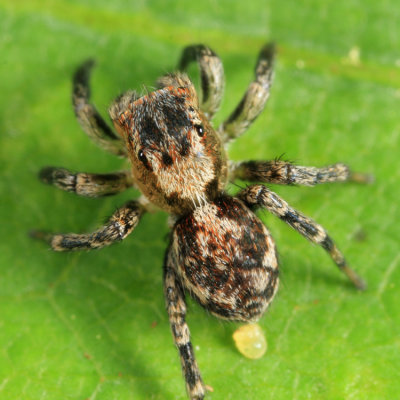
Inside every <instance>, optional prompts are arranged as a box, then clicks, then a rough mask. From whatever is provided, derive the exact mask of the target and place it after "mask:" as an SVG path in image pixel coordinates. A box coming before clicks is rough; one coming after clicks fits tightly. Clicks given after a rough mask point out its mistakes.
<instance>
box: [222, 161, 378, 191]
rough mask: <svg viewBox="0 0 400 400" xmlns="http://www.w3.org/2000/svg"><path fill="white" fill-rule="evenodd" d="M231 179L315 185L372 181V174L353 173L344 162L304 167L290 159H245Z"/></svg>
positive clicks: (233, 167)
mask: <svg viewBox="0 0 400 400" xmlns="http://www.w3.org/2000/svg"><path fill="white" fill-rule="evenodd" d="M230 170H231V171H232V177H231V179H232V180H233V179H242V180H247V181H251V182H265V183H275V184H281V185H304V186H314V185H317V184H321V183H330V182H358V183H370V182H371V181H372V180H373V178H372V176H371V175H368V174H362V173H358V172H352V171H351V170H350V168H349V167H348V166H347V165H345V164H342V163H337V164H332V165H328V166H326V167H321V168H317V167H304V166H300V165H294V164H292V163H290V162H287V161H282V160H271V161H243V162H238V163H235V164H233V165H232V167H231V168H230Z"/></svg>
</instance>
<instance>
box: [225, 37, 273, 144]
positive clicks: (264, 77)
mask: <svg viewBox="0 0 400 400" xmlns="http://www.w3.org/2000/svg"><path fill="white" fill-rule="evenodd" d="M274 55H275V46H274V44H273V43H268V44H266V45H265V46H264V47H263V48H262V49H261V52H260V55H259V57H258V61H257V65H256V68H255V79H254V81H253V82H251V83H250V85H249V87H248V88H247V91H246V93H245V95H244V96H243V98H242V100H241V101H240V103H239V104H238V106H237V107H236V108H235V110H234V111H233V113H232V114H231V115H230V116H229V117H228V118H227V120H226V121H225V122H224V123H223V124H222V125H221V126H220V128H219V131H220V133H221V135H222V137H223V138H224V140H225V141H226V142H229V141H230V140H232V139H235V138H237V137H238V136H240V135H241V134H242V133H243V132H244V131H246V130H247V129H248V127H249V126H250V124H251V123H252V122H253V121H254V120H255V119H256V118H257V117H258V115H259V114H260V113H261V111H262V110H263V109H264V106H265V103H266V102H267V100H268V98H269V91H270V89H271V85H272V71H273V62H274Z"/></svg>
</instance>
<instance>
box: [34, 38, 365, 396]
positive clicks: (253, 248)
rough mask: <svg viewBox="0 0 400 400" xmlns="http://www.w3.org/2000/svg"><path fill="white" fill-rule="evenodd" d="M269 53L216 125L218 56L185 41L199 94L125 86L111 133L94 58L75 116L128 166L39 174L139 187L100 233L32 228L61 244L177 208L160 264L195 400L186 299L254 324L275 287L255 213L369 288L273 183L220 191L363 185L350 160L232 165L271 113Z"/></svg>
mask: <svg viewBox="0 0 400 400" xmlns="http://www.w3.org/2000/svg"><path fill="white" fill-rule="evenodd" d="M274 53H275V49H274V45H273V44H267V45H266V46H264V47H263V48H262V50H261V52H260V55H259V58H258V61H257V64H256V68H255V79H254V81H252V82H251V83H250V85H249V87H248V89H247V91H246V93H245V95H244V97H243V98H242V100H241V102H240V103H239V105H238V106H237V107H236V109H235V110H234V111H233V112H232V114H231V115H230V116H229V118H227V119H226V121H225V122H224V123H223V124H222V125H221V126H220V127H219V128H218V129H216V130H214V128H213V127H212V125H211V123H210V120H212V118H213V116H214V114H215V112H216V111H217V110H218V107H219V105H220V102H221V98H222V92H223V88H224V73H223V67H222V63H221V60H220V59H219V57H218V56H217V55H216V54H215V53H214V52H213V51H212V50H211V49H210V48H208V47H206V46H204V45H193V46H189V47H187V48H185V49H184V51H183V54H182V57H181V60H180V63H179V70H185V69H186V67H187V66H188V65H189V64H190V63H191V62H193V61H195V62H197V63H198V65H199V68H200V77H201V91H202V97H201V100H200V101H199V99H198V96H197V93H196V90H195V88H194V86H193V84H192V82H191V81H190V79H189V78H188V76H187V75H186V74H185V73H183V72H177V73H172V74H168V75H165V76H163V77H161V78H160V79H159V80H158V82H157V85H158V89H157V90H156V91H154V92H151V93H149V94H147V95H145V96H139V95H138V94H137V93H135V92H133V91H129V92H126V93H124V94H122V95H121V96H119V97H118V98H117V99H116V100H115V101H114V103H113V104H112V105H111V107H110V109H109V114H110V117H111V119H112V122H113V124H114V128H115V131H116V133H114V130H113V129H111V128H110V127H109V126H108V125H107V123H106V122H105V121H104V120H103V119H102V117H101V116H100V114H99V113H98V112H97V110H96V109H95V107H94V106H93V105H92V104H90V103H89V97H90V89H89V75H90V74H89V73H90V70H91V67H92V65H93V62H92V61H87V62H86V63H84V64H83V65H82V66H81V67H79V68H78V70H77V71H76V73H75V75H74V79H73V105H74V109H75V114H76V116H77V118H78V121H79V123H80V124H81V126H82V128H83V130H84V131H85V132H86V133H87V134H88V135H89V137H90V138H91V139H93V140H94V141H95V142H96V143H97V144H98V145H100V146H101V147H103V148H104V149H106V150H108V151H110V152H111V153H113V154H115V155H117V156H123V157H128V158H129V159H130V161H131V163H132V168H131V170H129V171H122V172H116V173H112V174H90V173H81V172H78V173H74V172H71V171H69V170H66V169H63V168H53V167H47V168H44V169H43V170H42V171H41V172H40V178H41V179H42V181H44V182H46V183H49V184H52V185H54V186H57V187H58V188H60V189H63V190H66V191H70V192H75V193H76V194H78V195H82V196H88V197H98V196H104V195H110V194H116V193H119V192H121V191H123V190H125V189H127V188H129V187H132V186H134V187H136V188H138V189H139V190H140V191H141V192H142V194H143V196H141V197H140V198H139V199H138V200H134V201H129V202H128V203H127V204H125V205H124V206H122V207H121V208H119V209H118V210H117V211H116V212H115V213H114V214H113V215H112V216H111V217H110V219H109V220H108V221H107V222H106V223H105V225H103V226H102V227H101V228H100V229H98V230H96V231H94V232H93V233H89V234H74V233H70V234H49V233H45V232H42V231H35V232H34V233H33V236H34V237H36V238H40V239H43V240H45V241H46V242H47V243H49V244H50V246H51V247H52V248H53V250H56V251H71V250H84V249H85V250H89V249H95V248H100V247H104V246H107V245H110V244H112V243H114V242H117V241H120V240H122V239H125V237H127V236H128V235H129V234H130V233H131V232H132V231H133V230H134V229H135V227H136V225H137V224H138V222H139V220H140V217H141V215H142V214H143V213H144V212H146V211H151V210H153V209H154V206H156V207H158V208H160V209H162V210H165V211H168V212H170V213H171V214H172V215H173V222H172V233H171V236H170V243H169V246H168V250H167V252H166V255H165V260H164V293H165V300H166V306H167V311H168V315H169V321H170V325H171V330H172V335H173V339H174V342H175V344H176V346H177V348H178V351H179V354H180V360H181V364H182V370H183V375H184V379H185V382H186V388H187V392H188V395H189V397H190V398H191V399H203V398H204V396H205V392H206V389H205V385H204V384H203V381H202V379H201V376H200V371H199V368H198V366H197V363H196V359H195V355H194V352H193V346H192V344H191V341H190V333H189V327H188V325H187V323H186V321H185V317H186V303H185V294H186V293H189V294H190V295H191V296H192V297H193V298H194V299H195V300H196V301H197V302H198V303H199V304H200V305H201V306H203V307H204V308H205V309H206V310H208V311H209V312H210V313H212V314H213V315H215V316H217V317H218V318H222V319H226V320H236V321H257V320H258V319H259V318H260V317H261V316H262V315H263V314H264V312H265V310H266V309H267V307H268V305H269V304H270V303H271V301H272V299H273V298H274V295H275V293H276V292H277V289H278V260H277V253H276V248H275V243H274V240H273V239H272V237H271V235H270V233H269V231H268V230H267V228H266V227H265V226H264V225H263V223H262V222H261V221H260V220H259V218H258V217H257V216H256V215H255V213H254V211H255V209H259V208H261V209H265V210H268V211H269V212H271V213H272V214H274V215H276V216H277V217H279V218H280V219H281V220H283V221H285V222H286V223H287V224H289V225H290V226H291V227H292V228H294V229H295V230H296V231H297V232H299V233H300V234H301V235H303V236H304V237H306V238H307V239H309V240H310V241H311V242H314V243H316V244H318V245H320V246H321V247H322V248H323V249H324V250H325V251H326V252H327V253H328V254H329V256H330V257H331V258H332V260H333V262H334V263H335V264H336V265H337V266H338V267H339V269H340V270H341V271H343V272H344V273H345V274H346V275H347V277H348V278H349V279H350V281H351V282H352V283H353V284H354V285H355V287H356V288H358V289H363V288H364V282H363V280H362V279H361V278H360V277H359V276H358V275H357V274H356V273H355V272H354V271H353V270H352V269H351V268H350V267H349V266H348V264H347V262H346V261H345V259H344V257H343V255H342V253H341V252H340V250H339V249H338V248H337V246H336V245H335V243H334V242H333V240H332V239H331V238H330V236H328V234H327V232H326V231H325V229H324V228H323V227H322V226H321V225H318V224H317V223H316V222H314V221H313V220H311V219H310V218H308V217H307V216H305V215H303V214H301V213H300V212H298V211H296V210H295V209H293V208H292V207H291V206H290V205H289V204H288V203H286V201H284V200H283V199H281V198H280V197H279V196H278V195H277V194H276V193H274V192H272V191H271V190H270V189H268V188H267V187H266V186H264V185H262V184H253V185H250V186H247V187H246V188H245V189H243V190H241V191H240V192H239V193H238V195H237V196H234V197H232V196H230V195H228V194H227V193H226V191H225V189H226V187H227V184H228V182H231V181H234V180H235V179H241V180H245V181H258V182H264V183H275V184H284V185H295V184H297V185H306V186H313V185H316V184H319V183H326V182H344V181H358V182H366V181H368V177H367V175H363V174H357V173H351V172H350V170H349V168H348V167H347V166H346V165H344V164H333V165H330V166H327V167H323V168H316V167H303V166H296V165H293V164H291V163H289V162H285V161H282V160H273V161H244V162H232V161H229V160H228V159H227V158H226V155H225V150H224V149H225V147H226V145H227V144H228V143H229V142H230V141H231V140H233V139H235V138H237V137H238V136H240V135H241V134H242V133H243V132H244V131H246V130H247V128H248V127H249V126H250V124H251V123H252V122H253V121H254V120H255V119H256V117H257V116H258V115H259V114H260V112H261V111H262V110H263V108H264V105H265V103H266V101H267V99H268V97H269V92H270V88H271V82H272V67H273V61H274Z"/></svg>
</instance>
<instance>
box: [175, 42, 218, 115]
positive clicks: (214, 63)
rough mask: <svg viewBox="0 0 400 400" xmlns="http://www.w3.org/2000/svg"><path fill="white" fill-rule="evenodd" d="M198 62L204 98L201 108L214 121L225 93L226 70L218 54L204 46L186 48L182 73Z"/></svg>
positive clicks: (182, 61)
mask: <svg viewBox="0 0 400 400" xmlns="http://www.w3.org/2000/svg"><path fill="white" fill-rule="evenodd" d="M193 61H196V62H197V63H198V65H199V68H200V79H201V89H202V98H201V102H200V108H201V109H202V111H203V112H204V113H205V114H206V116H207V118H208V119H212V118H213V116H214V114H215V113H216V112H217V111H218V108H219V105H220V103H221V99H222V95H223V92H224V85H225V80H224V69H223V66H222V62H221V60H220V58H219V57H218V56H217V54H215V53H214V51H213V50H211V49H210V48H209V47H207V46H204V45H202V44H197V45H192V46H188V47H186V48H185V49H184V50H183V52H182V56H181V59H180V62H179V65H178V69H179V70H181V71H184V70H186V68H187V66H188V65H189V64H190V63H191V62H193Z"/></svg>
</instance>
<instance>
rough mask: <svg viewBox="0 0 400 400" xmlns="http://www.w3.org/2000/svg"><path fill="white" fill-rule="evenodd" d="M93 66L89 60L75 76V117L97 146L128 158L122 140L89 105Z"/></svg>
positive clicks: (73, 100) (73, 99)
mask: <svg viewBox="0 0 400 400" xmlns="http://www.w3.org/2000/svg"><path fill="white" fill-rule="evenodd" d="M93 66H94V61H93V60H87V61H86V62H84V63H83V64H82V65H81V66H80V67H79V68H78V69H77V70H76V72H75V74H74V78H73V92H72V104H73V106H74V111H75V115H76V117H77V119H78V121H79V123H80V125H81V127H82V128H83V130H84V131H85V132H86V134H87V135H88V136H89V137H90V138H91V139H92V140H93V141H94V142H95V143H96V144H97V145H99V146H100V147H102V148H103V149H105V150H107V151H109V152H110V153H113V154H115V155H117V156H126V150H125V147H124V142H123V141H122V139H121V138H120V137H119V136H117V135H116V134H115V133H114V131H113V130H112V129H111V128H110V127H109V126H108V125H107V123H106V122H105V121H104V119H103V118H102V117H101V115H100V114H99V112H98V111H97V110H96V108H95V107H94V106H93V105H92V104H90V103H89V99H90V86H89V78H90V71H91V69H92V68H93Z"/></svg>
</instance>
